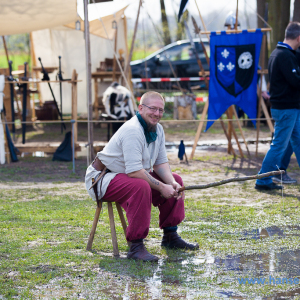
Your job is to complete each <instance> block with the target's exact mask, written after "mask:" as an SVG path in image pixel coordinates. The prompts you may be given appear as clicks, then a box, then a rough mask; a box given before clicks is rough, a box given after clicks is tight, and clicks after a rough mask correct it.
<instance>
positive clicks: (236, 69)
mask: <svg viewBox="0 0 300 300" xmlns="http://www.w3.org/2000/svg"><path fill="white" fill-rule="evenodd" d="M215 47H216V48H215V55H216V78H217V80H218V82H219V83H220V85H221V86H222V87H223V88H224V89H225V90H226V91H227V92H228V93H229V94H230V95H232V96H234V97H236V96H238V95H239V94H240V93H241V92H243V91H244V90H246V89H247V88H248V87H249V86H250V85H251V82H252V80H253V75H254V70H255V64H254V62H255V44H248V45H240V46H215Z"/></svg>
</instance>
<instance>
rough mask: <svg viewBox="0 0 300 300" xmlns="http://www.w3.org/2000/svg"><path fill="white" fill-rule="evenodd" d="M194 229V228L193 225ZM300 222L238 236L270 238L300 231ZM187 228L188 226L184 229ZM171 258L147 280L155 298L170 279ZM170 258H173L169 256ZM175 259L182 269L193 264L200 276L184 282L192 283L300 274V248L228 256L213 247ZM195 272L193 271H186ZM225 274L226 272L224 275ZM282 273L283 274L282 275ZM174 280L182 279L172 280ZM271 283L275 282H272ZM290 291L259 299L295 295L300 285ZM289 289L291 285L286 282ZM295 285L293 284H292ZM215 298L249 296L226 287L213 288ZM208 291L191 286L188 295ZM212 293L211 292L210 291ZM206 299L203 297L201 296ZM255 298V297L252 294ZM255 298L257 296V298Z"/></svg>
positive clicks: (161, 262)
mask: <svg viewBox="0 0 300 300" xmlns="http://www.w3.org/2000/svg"><path fill="white" fill-rule="evenodd" d="M189 230H191V228H189ZM299 230H300V226H293V227H286V228H285V231H286V232H285V231H284V230H282V229H281V228H279V227H277V226H271V227H268V228H260V229H255V230H250V231H243V232H242V233H236V235H238V238H241V239H255V240H258V239H262V240H264V241H266V242H267V241H268V238H277V239H278V238H281V237H286V236H287V235H299ZM183 231H184V229H183ZM166 261H168V260H163V259H161V260H160V263H159V265H158V268H157V271H156V272H155V273H154V275H153V277H152V278H151V279H149V280H148V281H147V283H148V285H149V290H150V291H151V294H152V296H153V298H152V299H160V296H161V294H160V287H161V283H162V282H166V281H168V279H166V278H164V268H165V266H164V263H165V262H166ZM169 261H170V260H169ZM173 263H177V264H178V269H180V268H182V269H184V268H190V269H191V270H192V271H194V273H196V274H197V273H198V274H199V276H198V277H197V276H195V274H193V275H192V276H193V277H192V276H191V278H185V279H184V283H186V284H187V285H188V283H189V282H190V281H195V282H197V281H198V282H200V281H201V280H203V279H204V278H214V279H215V278H217V280H219V279H218V277H222V278H221V279H220V280H221V281H220V283H218V284H221V283H222V282H224V281H225V282H228V283H231V284H234V285H237V284H238V281H237V279H238V278H249V277H251V278H269V276H273V277H276V278H278V277H281V278H295V277H297V278H298V277H300V249H297V250H284V249H282V250H276V251H275V250H270V251H269V252H268V253H263V254H253V255H227V256H226V257H225V258H220V257H216V256H213V254H212V253H211V252H209V251H207V252H206V253H205V255H204V256H203V255H202V256H195V255H194V254H189V255H187V256H186V257H183V258H181V259H180V258H179V257H177V258H176V259H173ZM182 273H191V272H182ZM222 274H224V276H223V275H222ZM279 274H280V275H279ZM169 283H172V284H175V285H176V284H177V283H182V282H176V281H173V282H170V280H169ZM269 286H270V287H271V285H269ZM293 287H294V290H292V291H289V292H279V293H276V294H274V295H272V296H271V297H257V298H255V299H262V300H279V299H291V297H294V296H295V295H298V294H299V292H300V288H297V289H295V286H293ZM284 288H285V289H289V287H287V286H285V287H284ZM290 288H292V286H291V287H290ZM212 290H213V295H214V296H212V298H209V299H214V297H215V298H218V299H219V298H230V299H248V297H247V295H246V296H245V295H243V294H241V293H239V292H236V291H232V290H231V291H230V290H225V289H215V286H214V287H213V288H212ZM207 293H208V290H207V289H206V290H205V289H203V290H202V291H201V289H196V290H195V289H188V292H187V294H186V299H193V298H194V297H197V296H204V297H205V295H206V294H207ZM209 294H211V292H209ZM201 299H202V298H201ZM251 299H252V298H251ZM253 299H254V298H253Z"/></svg>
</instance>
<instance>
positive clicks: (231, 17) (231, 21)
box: [224, 11, 241, 29]
mask: <svg viewBox="0 0 300 300" xmlns="http://www.w3.org/2000/svg"><path fill="white" fill-rule="evenodd" d="M235 21H236V15H235V13H234V12H233V11H230V12H229V13H228V14H227V16H226V19H225V24H224V26H226V27H228V26H230V29H234V26H235ZM238 26H241V23H240V22H239V20H238Z"/></svg>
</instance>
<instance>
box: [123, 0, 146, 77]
mask: <svg viewBox="0 0 300 300" xmlns="http://www.w3.org/2000/svg"><path fill="white" fill-rule="evenodd" d="M141 6H142V0H140V2H139V8H138V13H137V17H136V20H135V25H134V31H133V36H132V41H131V47H130V53H129V55H128V58H127V62H126V67H125V71H124V73H125V76H126V77H128V71H129V67H130V62H131V58H132V53H133V48H134V42H135V37H136V31H137V26H138V23H139V16H140V10H141Z"/></svg>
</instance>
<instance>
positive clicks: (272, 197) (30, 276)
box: [0, 154, 300, 299]
mask: <svg viewBox="0 0 300 300" xmlns="http://www.w3.org/2000/svg"><path fill="white" fill-rule="evenodd" d="M232 160H233V157H232V156H229V155H224V156H222V155H221V154H220V155H214V156H201V157H200V156H198V157H196V160H195V161H192V162H191V163H192V164H199V165H200V164H201V163H202V162H203V163H205V164H206V165H205V168H201V167H199V168H195V167H194V169H193V171H191V169H190V168H189V167H187V166H182V167H181V166H179V167H178V166H177V165H176V166H174V165H173V166H172V165H171V167H172V170H173V171H176V172H178V173H182V176H190V175H193V174H197V176H198V177H199V180H201V178H202V177H203V176H207V175H205V174H207V172H208V173H209V174H211V176H220V173H223V174H225V173H228V172H229V173H230V172H237V173H239V172H242V171H243V170H240V169H238V168H234V167H229V166H228V165H227V164H226V163H227V162H230V161H232ZM43 163H44V164H45V165H46V166H47V167H46V169H45V170H44V173H43V174H41V173H40V174H39V177H41V178H42V179H43V180H44V182H43V184H34V182H31V183H30V185H28V184H26V182H25V181H23V182H21V183H19V185H20V186H18V188H16V187H15V184H14V183H13V182H11V181H10V179H8V180H7V178H10V175H7V174H6V173H5V176H6V177H4V179H3V176H4V173H2V175H3V176H2V180H1V184H3V185H4V187H5V188H3V189H1V190H0V232H1V234H0V297H3V298H4V299H13V298H19V299H38V298H41V299H43V298H49V299H78V298H83V299H85V298H86V299H88V298H90V299H93V298H98V299H114V298H116V299H122V298H128V299H153V298H158V299H173V298H174V297H177V298H178V299H185V298H186V297H187V295H188V294H189V295H191V296H190V298H191V299H220V298H219V296H220V294H219V293H220V292H221V291H223V292H224V291H230V292H231V293H232V294H233V295H236V296H238V295H242V296H243V297H244V298H245V299H248V298H247V297H250V296H251V297H252V298H253V297H262V298H263V297H267V296H268V297H275V296H274V295H276V294H280V293H281V292H283V291H288V290H292V289H295V288H297V287H296V286H295V285H278V286H276V285H264V286H260V285H247V284H246V285H239V284H238V281H237V278H240V277H251V276H253V277H257V278H258V277H259V278H264V277H266V278H268V276H269V262H270V260H271V259H273V261H275V263H274V264H275V267H274V268H275V269H274V273H272V276H273V277H288V278H290V277H294V276H296V275H295V274H296V273H295V274H294V273H293V270H298V269H299V266H298V265H297V264H298V260H297V258H296V259H294V258H293V257H297V255H298V254H297V253H298V248H299V244H300V235H299V227H298V225H299V217H300V210H299V207H300V205H299V199H300V193H299V186H297V185H296V186H290V187H288V188H287V189H286V190H285V195H284V198H282V197H281V194H280V193H276V192H270V193H259V192H258V191H256V190H255V189H254V188H253V182H252V183H251V182H244V183H242V184H235V185H227V186H220V187H218V188H214V189H207V190H201V191H198V192H194V193H192V192H189V191H187V192H186V199H185V220H184V222H183V223H182V224H180V226H179V234H180V235H181V237H182V238H184V239H186V240H188V241H191V242H192V241H196V242H198V244H199V246H200V249H199V250H198V251H195V252H191V251H181V250H168V249H163V248H161V247H160V241H161V237H162V231H161V230H160V229H159V228H158V219H159V211H158V209H157V208H154V207H153V208H152V212H151V223H150V231H149V235H148V236H147V238H146V240H145V244H146V246H147V249H148V250H149V252H150V253H153V254H155V255H158V256H159V258H160V261H159V263H158V264H151V263H141V262H136V261H130V260H127V259H126V258H125V255H126V253H127V251H128V246H127V243H126V240H125V237H124V233H123V228H122V226H121V223H120V220H119V217H118V214H117V211H116V209H115V206H114V205H113V206H114V213H115V223H116V232H117V237H118V245H119V250H120V252H121V258H118V259H116V258H113V257H112V244H111V235H110V226H109V218H108V211H107V205H106V204H104V207H103V210H102V213H101V215H100V220H99V223H98V227H97V232H96V235H95V240H94V244H93V251H92V252H88V251H86V250H85V249H86V244H87V240H88V236H89V233H90V229H91V226H92V221H93V217H94V212H95V203H94V202H93V201H92V200H91V199H90V198H89V197H88V195H87V192H86V190H85V187H84V184H83V180H80V179H78V180H77V181H74V182H73V181H72V180H74V178H71V175H70V176H68V180H62V179H54V180H53V178H52V179H51V180H50V179H49V180H48V179H47V176H49V177H57V176H56V175H55V173H54V169H55V167H54V168H53V169H51V167H50V166H51V165H52V164H53V163H55V162H51V160H50V159H45V160H44V161H43ZM209 163H211V165H209ZM24 164H25V162H23V163H22V164H20V165H19V166H17V165H16V167H15V168H12V169H10V171H11V174H12V176H14V174H17V173H18V172H22V173H23V174H26V172H27V173H28V174H29V172H28V170H27V171H26V170H25V169H23V168H22V165H24ZM56 168H57V166H56ZM1 170H2V169H0V172H1ZM12 170H14V171H12ZM46 170H48V171H49V173H47V171H46ZM7 171H8V170H7ZM68 171H69V170H68V165H66V166H65V172H68ZM51 172H52V173H53V174H52V176H50V175H51V174H50V173H51ZM81 172H83V168H82V171H81ZM31 175H32V174H31ZM239 175H240V176H241V173H240V174H239ZM0 176H1V173H0ZM78 176H79V177H80V176H82V174H81V173H80V174H78ZM45 181H46V182H47V181H48V182H49V183H51V184H52V185H53V184H54V185H55V186H51V187H50V185H49V186H47V184H46V183H45ZM241 199H244V200H241ZM271 229H272V230H273V232H274V234H270V236H264V235H263V234H262V233H263V232H264V231H263V230H265V231H266V232H267V231H268V232H269V233H270V232H271ZM276 230H277V231H276ZM287 254H289V256H286V255H287ZM286 257H287V258H286ZM288 257H290V260H289V264H285V263H284V262H285V261H284V259H289V258H288ZM283 258H284V259H283ZM282 262H283V263H282ZM297 266H298V267H297ZM293 268H294V269H293ZM293 274H294V275H293ZM249 295H250V296H249ZM220 297H221V296H220ZM249 299H251V298H249Z"/></svg>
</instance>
